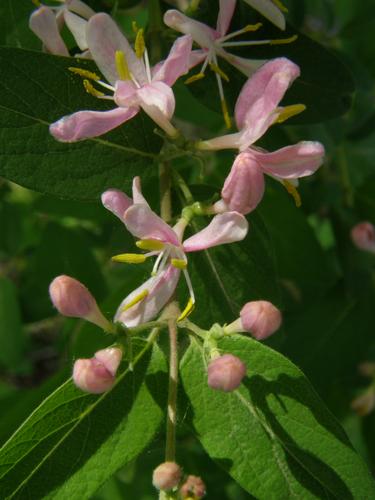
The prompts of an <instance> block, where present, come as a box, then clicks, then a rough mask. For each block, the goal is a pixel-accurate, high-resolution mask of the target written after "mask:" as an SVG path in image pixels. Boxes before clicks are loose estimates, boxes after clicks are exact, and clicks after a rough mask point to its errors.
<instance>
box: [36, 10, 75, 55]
mask: <svg viewBox="0 0 375 500" xmlns="http://www.w3.org/2000/svg"><path fill="white" fill-rule="evenodd" d="M29 27H30V29H31V30H32V31H33V33H35V35H36V36H37V37H38V38H39V39H40V40H41V41H42V42H43V44H44V46H45V47H46V49H47V50H48V52H51V54H56V55H59V56H69V52H68V49H67V48H66V45H65V43H64V41H63V39H62V38H61V35H60V32H59V29H58V26H57V22H56V16H55V14H54V13H53V11H52V10H51V9H50V8H48V7H44V6H42V7H39V9H37V10H35V11H34V12H33V13H32V14H31V16H30V20H29Z"/></svg>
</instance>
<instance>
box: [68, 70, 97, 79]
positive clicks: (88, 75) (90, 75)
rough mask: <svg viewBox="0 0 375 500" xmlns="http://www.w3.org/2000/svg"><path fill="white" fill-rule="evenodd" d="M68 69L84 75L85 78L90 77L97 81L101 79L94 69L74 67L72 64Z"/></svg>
mask: <svg viewBox="0 0 375 500" xmlns="http://www.w3.org/2000/svg"><path fill="white" fill-rule="evenodd" d="M68 70H69V71H71V72H72V73H75V74H76V75H79V76H83V78H88V79H89V80H94V81H96V82H97V81H99V80H100V76H99V75H97V74H96V73H94V72H93V71H89V70H88V69H83V68H74V67H73V66H70V67H69V68H68Z"/></svg>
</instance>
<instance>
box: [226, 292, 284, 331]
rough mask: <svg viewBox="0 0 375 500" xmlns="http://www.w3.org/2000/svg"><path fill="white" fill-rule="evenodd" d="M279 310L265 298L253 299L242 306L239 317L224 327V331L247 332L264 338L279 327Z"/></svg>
mask: <svg viewBox="0 0 375 500" xmlns="http://www.w3.org/2000/svg"><path fill="white" fill-rule="evenodd" d="M281 321H282V316H281V312H280V311H279V309H277V307H275V306H274V305H273V304H271V302H268V301H267V300H254V301H252V302H248V303H247V304H245V305H244V306H243V308H242V309H241V312H240V317H239V318H238V319H236V320H235V321H233V323H231V324H230V325H227V326H226V327H225V328H224V331H225V333H229V334H231V333H236V332H249V333H251V334H252V336H253V337H255V338H256V339H257V340H264V339H266V338H267V337H269V336H270V335H272V334H273V333H275V332H276V330H278V329H279V328H280V325H281Z"/></svg>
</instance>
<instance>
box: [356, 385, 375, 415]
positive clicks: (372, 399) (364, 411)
mask: <svg viewBox="0 0 375 500" xmlns="http://www.w3.org/2000/svg"><path fill="white" fill-rule="evenodd" d="M350 406H351V407H352V409H353V410H354V411H355V412H356V413H357V414H358V415H359V416H360V417H364V416H365V415H368V414H369V413H371V412H372V410H373V409H374V408H375V389H374V387H370V389H368V390H367V391H366V392H364V393H363V394H361V395H360V396H358V397H357V398H355V399H353V401H352V402H351V405H350Z"/></svg>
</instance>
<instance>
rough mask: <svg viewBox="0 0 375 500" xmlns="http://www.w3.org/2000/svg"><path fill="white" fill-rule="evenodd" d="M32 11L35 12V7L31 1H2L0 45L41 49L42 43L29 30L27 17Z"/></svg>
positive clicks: (0, 10) (0, 8)
mask: <svg viewBox="0 0 375 500" xmlns="http://www.w3.org/2000/svg"><path fill="white" fill-rule="evenodd" d="M33 10H35V5H34V4H33V2H32V1H31V0H30V1H24V0H2V2H1V5H0V45H11V46H14V47H24V48H29V49H34V48H35V49H37V48H41V45H42V42H41V41H40V40H39V39H38V38H37V37H36V35H34V33H33V32H32V31H31V30H30V28H29V17H30V14H31V12H32V11H33Z"/></svg>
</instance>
